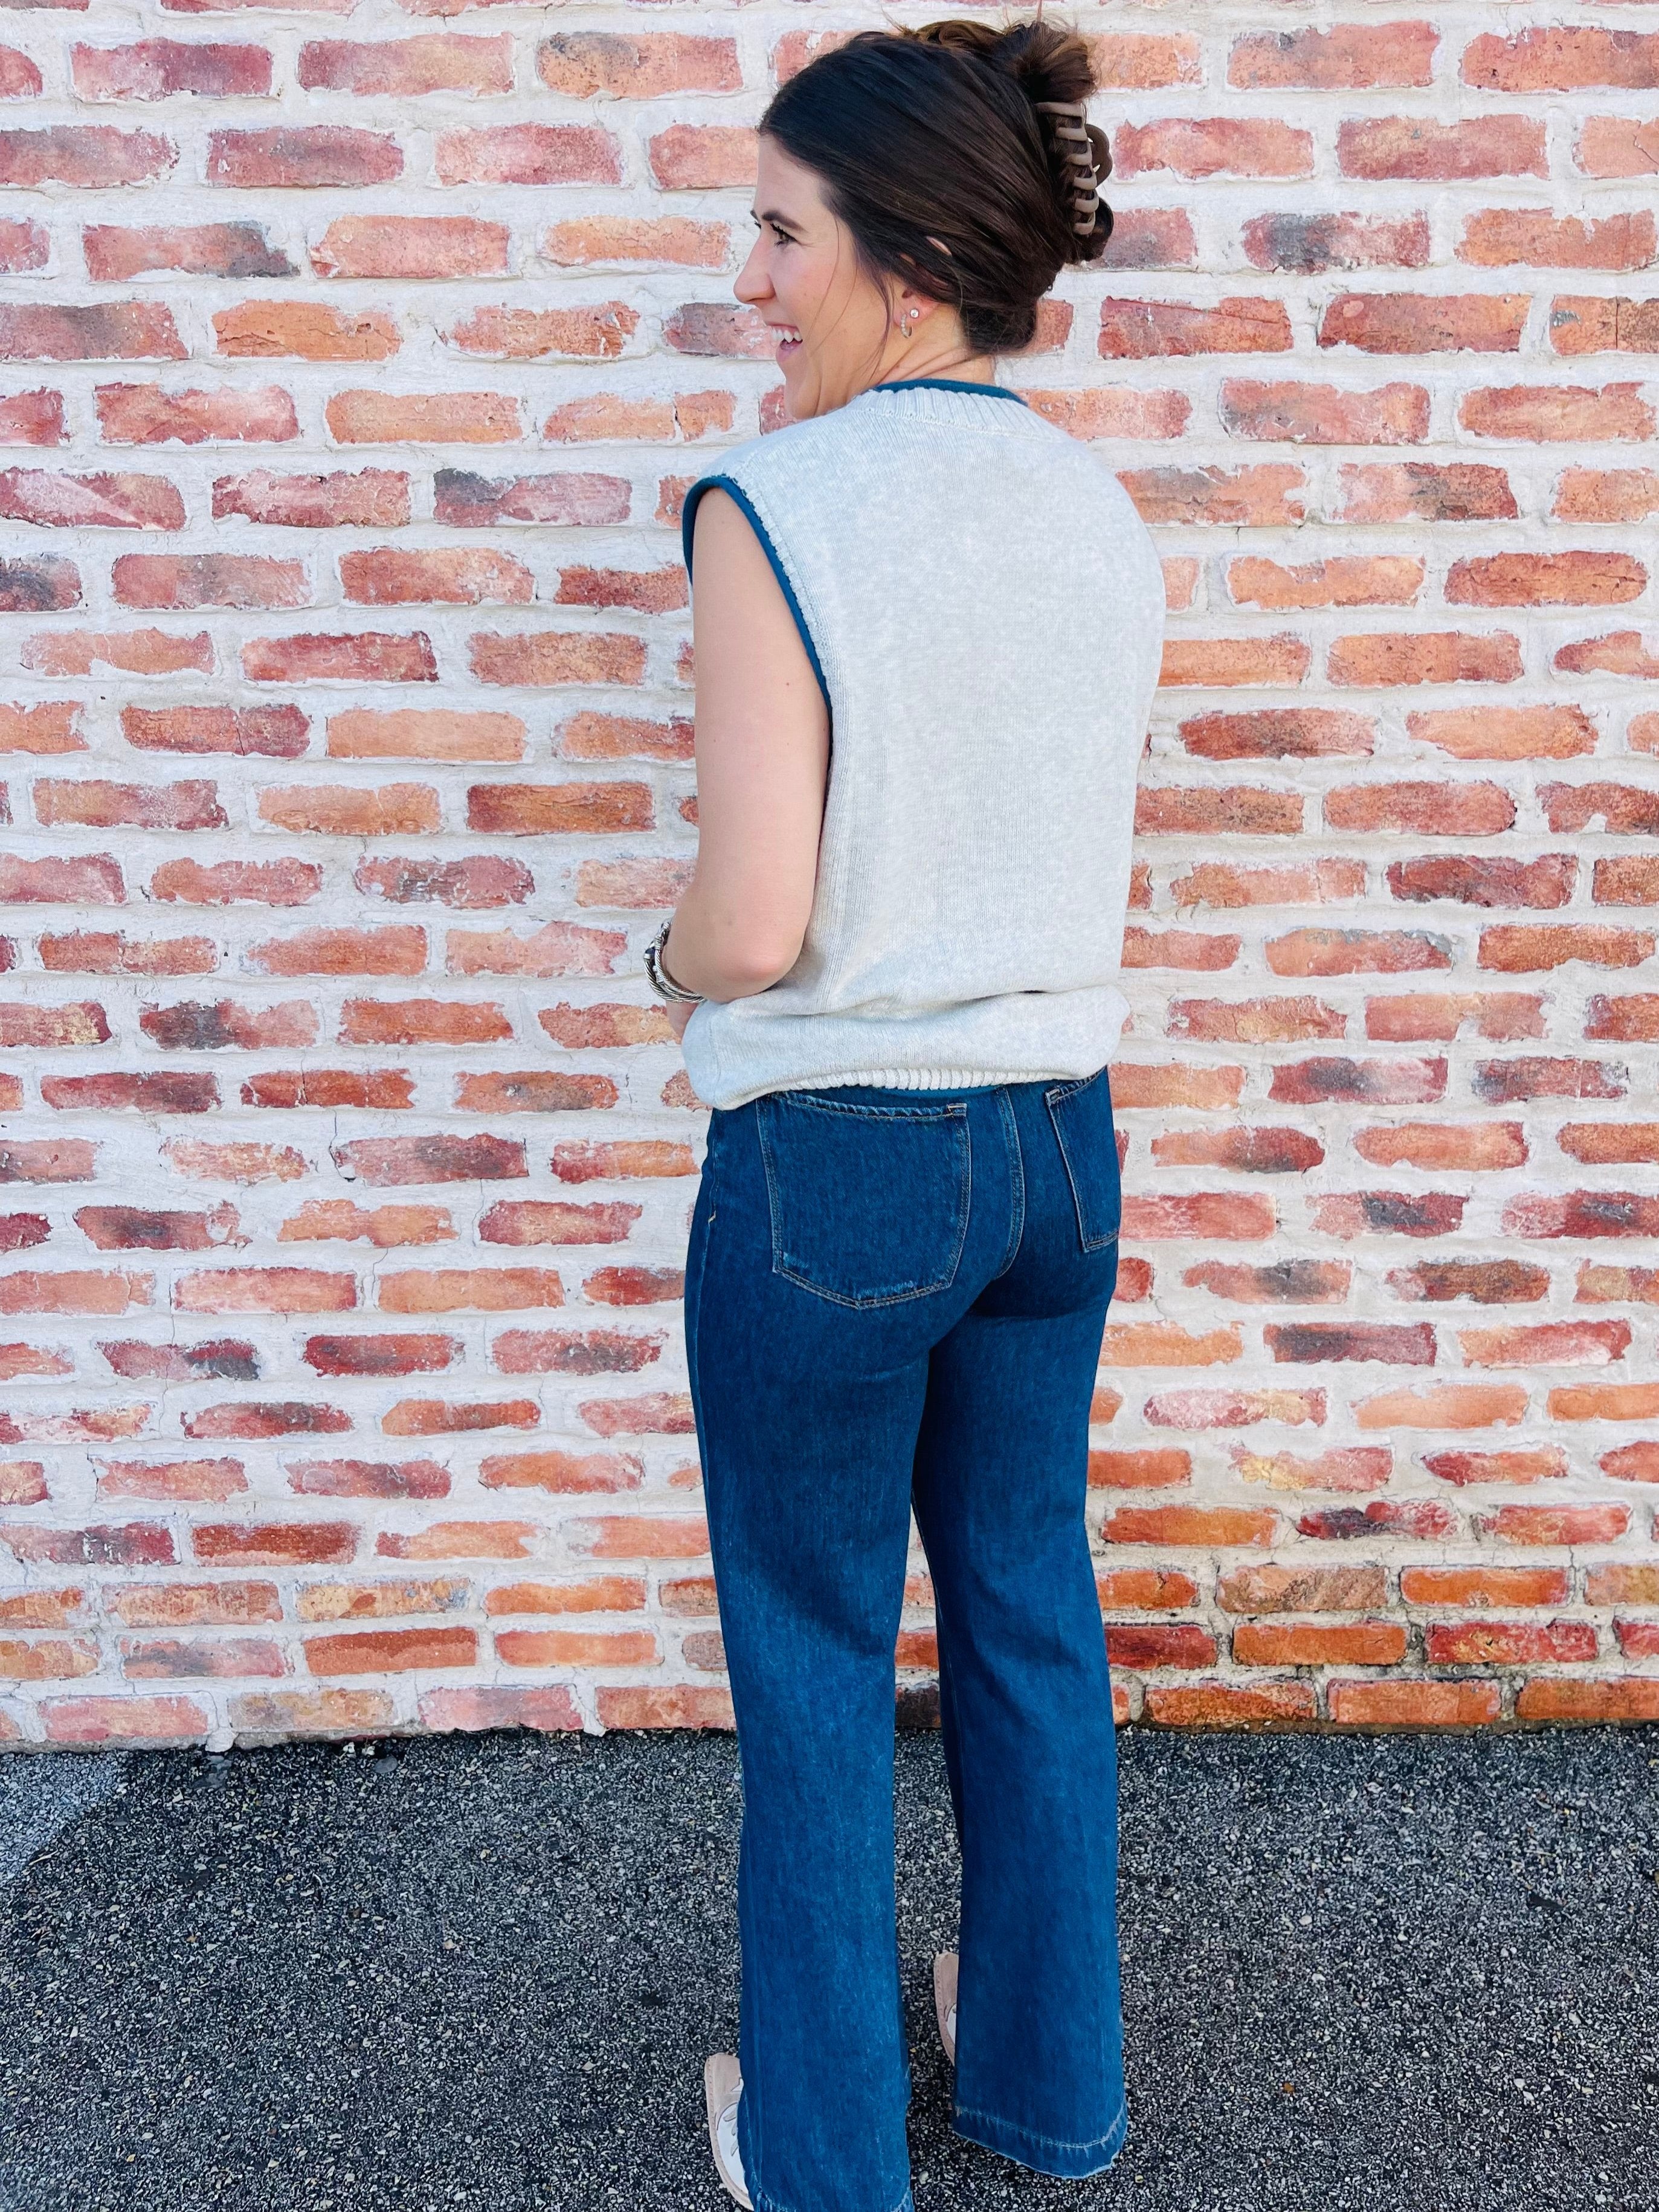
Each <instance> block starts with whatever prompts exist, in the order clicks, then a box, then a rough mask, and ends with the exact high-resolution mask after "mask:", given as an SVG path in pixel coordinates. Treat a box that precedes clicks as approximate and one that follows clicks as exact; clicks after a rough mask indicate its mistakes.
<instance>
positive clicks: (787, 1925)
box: [686, 1070, 1126, 2212]
mask: <svg viewBox="0 0 1659 2212" xmlns="http://www.w3.org/2000/svg"><path fill="white" fill-rule="evenodd" d="M1120 1210H1121V1199H1120V1193H1119V1186H1118V1164H1117V1150H1116V1145H1115V1138H1114V1133H1113V1127H1112V1104H1111V1095H1110V1091H1109V1087H1108V1082H1107V1077H1106V1073H1105V1071H1104V1070H1102V1071H1101V1072H1100V1073H1098V1074H1097V1075H1096V1076H1094V1077H1092V1078H1090V1079H1086V1080H1085V1081H1083V1082H1080V1083H1024V1084H1013V1085H1005V1086H1000V1087H988V1088H984V1089H980V1090H972V1091H893V1090H876V1089H863V1088H854V1089H847V1090H831V1091H775V1092H772V1093H769V1095H768V1096H766V1097H762V1098H758V1099H755V1100H752V1101H751V1102H750V1103H749V1104H748V1105H746V1106H741V1107H738V1108H735V1109H732V1110H730V1111H727V1112H724V1113H716V1114H715V1115H714V1116H713V1123H712V1127H711V1131H710V1135H709V1142H708V1162H707V1164H706V1166H705V1169H704V1172H703V1182H702V1192H701V1194H700V1195H699V1198H698V1200H697V1206H696V1215H695V1217H694V1219H693V1224H692V1231H691V1249H690V1261H689V1265H688V1270H687V1285H686V1336H687V1344H688V1349H689V1352H690V1370H691V1389H692V1396H693V1400H694V1402H695V1405H696V1417H697V1433H698V1437H699V1439H700V1442H701V1445H702V1463H703V1469H704V1483H705V1490H706V1495H707V1499H708V1522H709V1532H710V1539H711V1544H712V1548H713V1553H714V1575H715V1580H716V1583H717V1585H718V1588H719V1592H720V1620H721V1626H722V1628H723V1631H724V1634H725V1640H726V1662H727V1665H728V1668H729V1670H730V1674H731V1681H732V1701H733V1705H734V1706H735V1708H736V1713H737V1724H738V1748H739V1753H740V1757H741V1763H742V1769H743V1783H744V1820H743V1835H742V1843H741V1847H740V1851H739V1857H738V1929H739V1935H740V1939H741V1944H742V1954H743V1981H742V2028H741V2038H740V2043H739V2051H738V2056H739V2060H740V2063H741V2065H742V2069H743V2082H744V2088H743V2100H742V2102H741V2105H740V2106H739V2107H738V2147H739V2149H740V2151H741V2154H742V2157H743V2161H744V2173H745V2175H746V2177H747V2179H748V2184H749V2188H750V2194H751V2196H752V2197H753V2198H754V2202H755V2204H756V2206H757V2212H908V2208H909V2206H910V2203H911V2198H910V2190H909V2168H908V2159H907V2155H906V2148H905V2128H904V2118H905V2107H906V2104H907V2102H908V2093H909V2069H908V2059H907V2057H906V2051H905V2041H904V2033H903V2022H902V2015H901V2009H900V2001H899V1969H898V1949H897V1939H896V1931H895V1926H894V1867H893V1844H894V1838H893V1647H894V1640H895V1638H896V1632H897V1630H898V1626H899V1615H900V1609H901V1607H902V1602H903V1596H904V1576H905V1557H906V1550H907V1546H908V1530H909V1516H910V1510H911V1507H912V1505H913V1504H914V1506H915V1515H916V1520H917V1522H918V1524H919V1526H920V1528H921V1536H922V1541H923V1543H924V1545H925V1547H926V1548H927V1560H928V1565H929V1568H930V1570H931V1572H932V1577H933V1589H934V1598H935V1605H936V1609H937V1616H938V1622H939V1689H940V1706H941V1714H942V1721H943V1730H944V1749H945V1762H946V1766H947V1769H948V1772H949V1776H950V1785H951V1801H952V1804H953V1807H954V1810H955V1814H956V1824H957V1835H958V1838H959V1840H960V1843H961V1847H962V1869H963V1875H962V1934H961V1943H960V1949H961V1961H962V1963H961V1980H960V1984H959V1990H958V2013H957V2068H956V2089H955V2106H954V2119H955V2124H956V2127H957V2130H958V2132H959V2133H961V2134H963V2135H964V2136H968V2137H969V2138H970V2139H971V2140H972V2141H974V2142H980V2143H984V2144H987V2145H988V2146H989V2147H990V2148H992V2149H994V2150H997V2151H1000V2152H1002V2153H1004V2154H1006V2156H1008V2157H1010V2158H1012V2159H1017V2160H1019V2161H1020V2162H1021V2163H1022V2164H1024V2165H1025V2166H1035V2167H1036V2168H1039V2169H1040V2170H1041V2171H1042V2172H1046V2173H1052V2174H1062V2175H1082V2174H1089V2173H1096V2172H1100V2171H1101V2170H1102V2169H1103V2168H1104V2167H1105V2166H1109V2164H1110V2163H1111V2160H1112V2159H1113V2158H1114V2157H1115V2154H1116V2153H1117V2151H1118V2149H1119V2148H1120V2146H1121V2142H1122V2140H1123V2134H1124V2129H1125V2124H1126V2121H1125V2113H1124V2102H1123V2066H1122V2051H1121V2018H1120V2010H1119V1996H1118V1966H1117V1924H1116V1911H1115V1884H1116V1869H1117V1838H1116V1806H1117V1798H1116V1764H1115V1741H1114V1735H1113V1728H1112V1706H1111V1688H1110V1683H1109V1676H1108V1673H1107V1665H1106V1653H1105V1640H1104V1636H1103V1630H1102V1626H1101V1613H1100V1605H1099V1601H1098V1599H1097V1594H1096V1589H1095V1577H1094V1570H1093V1566H1092V1563H1091V1559H1090V1553H1089V1546H1088V1541H1087V1535H1086V1532H1085V1526H1084V1500H1085V1494H1086V1484H1087V1445H1088V1423H1089V1408H1090V1400H1091V1395H1092V1391H1093V1388H1094V1381H1095V1370H1096V1367H1097V1361H1098V1357H1099V1352H1100V1340H1101V1330H1102V1326H1103V1322H1104V1319H1105V1314H1106V1308H1107V1304H1108V1302H1109V1299H1110V1297H1111V1294H1112V1286H1113V1283H1114V1280H1115V1276H1116V1273H1117V1231H1118V1222H1119V1215H1120Z"/></svg>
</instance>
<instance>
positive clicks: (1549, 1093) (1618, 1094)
mask: <svg viewBox="0 0 1659 2212" xmlns="http://www.w3.org/2000/svg"><path fill="white" fill-rule="evenodd" d="M1471 1087H1472V1088H1473V1090H1474V1095H1475V1097H1477V1098H1484V1099H1487V1100H1490V1101H1491V1102H1492V1103H1495V1104H1510V1103H1517V1102H1519V1101H1521V1100H1523V1099H1528V1098H1622V1097H1624V1095H1625V1091H1626V1077H1625V1071H1624V1069H1623V1068H1620V1067H1613V1066H1608V1065H1607V1063H1606V1062H1604V1061H1601V1060H1567V1059H1544V1058H1538V1059H1528V1060H1480V1061H1478V1062H1477V1063H1476V1066H1475V1069H1474V1081H1473V1084H1472V1086H1471Z"/></svg>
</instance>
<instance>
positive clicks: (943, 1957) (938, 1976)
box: [933, 1951, 957, 2066]
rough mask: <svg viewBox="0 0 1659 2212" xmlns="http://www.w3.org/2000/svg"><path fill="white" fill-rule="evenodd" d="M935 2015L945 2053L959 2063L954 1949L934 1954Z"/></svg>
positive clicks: (952, 2060) (953, 2062) (953, 2063)
mask: <svg viewBox="0 0 1659 2212" xmlns="http://www.w3.org/2000/svg"><path fill="white" fill-rule="evenodd" d="M933 2016H934V2018H935V2019H936V2020H937V2021H939V2041H940V2042H941V2043H942V2044H943V2045H945V2057H947V2058H948V2059H949V2060H950V2062H951V2064H952V2065H953V2066H954V2065H955V2064H956V2063H957V1954H956V1953H955V1952H954V1951H935V1952H934V1954H933Z"/></svg>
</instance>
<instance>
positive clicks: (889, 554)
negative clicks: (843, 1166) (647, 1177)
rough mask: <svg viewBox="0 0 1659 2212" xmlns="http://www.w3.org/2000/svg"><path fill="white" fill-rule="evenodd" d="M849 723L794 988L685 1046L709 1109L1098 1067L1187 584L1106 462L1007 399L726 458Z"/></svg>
mask: <svg viewBox="0 0 1659 2212" xmlns="http://www.w3.org/2000/svg"><path fill="white" fill-rule="evenodd" d="M716 485H718V486H719V487H720V489H722V490H724V491H726V492H728V493H729V494H730V495H732V498H733V499H735V500H736V501H737V502H738V505H739V506H740V507H742V509H743V510H744V513H745V514H746V515H747V516H748V518H749V520H750V523H751V525H752V526H753V527H754V529H755V532H756V533H757V536H758V537H759V538H760V540H761V543H762V544H763V546H764V548H765V550H766V552H767V555H768V557H769V560H770V562H771V564H772V567H773V569H774V571H775V574H776V575H777V578H778V581H779V583H780V584H781V586H782V587H783V592H784V595H785V597H786V599H787V601H788V603H789V606H790V609H791V611H792V612H793V616H794V618H795V621H796V623H797V625H798V627H799V630H800V635H801V639H802V641H803V643H804V644H805V648H806V652H807V654H808V657H809V659H811V664H812V667H813V671H814V672H815V673H816V675H817V679H818V682H819V684H821V685H822V687H823V694H824V697H825V700H826V702H827V704H828V707H829V722H830V765H829V783H828V788H827V790H826V793H825V799H824V811H823V835H822V837H821V840H820V843H819V848H818V872H817V889H816V891H815V894H814V896H813V902H812V911H811V920H810V921H809V923H808V926H807V931H806V937H805V942H804V944H803V945H802V946H801V950H800V955H799V958H798V959H797V960H796V962H795V964H794V966H793V968H792V969H790V970H789V973H788V974H787V975H785V976H784V977H783V978H782V979H781V981H779V982H777V983H775V984H774V985H773V986H772V987H771V988H770V989H769V990H766V991H761V992H758V993H757V994H755V995H753V996H752V997H750V998H744V999H734V1000H731V1001H729V1002H728V1003H726V1004H719V1003H716V1002H715V1001H714V1000H708V1001H707V1002H705V1003H704V1004H703V1005H702V1006H698V1007H697V1008H696V1011H695V1012H694V1013H693V1014H692V1017H691V1019H690V1024H689V1026H688V1027H687V1030H686V1032H685V1040H684V1049H685V1063H686V1068H687V1072H688V1073H689V1074H690V1079H691V1082H692V1085H694V1087H695V1089H696V1092H697V1094H698V1096H699V1097H701V1098H702V1099H703V1100H705V1101H706V1102H707V1103H708V1104H709V1105H711V1106H714V1107H722V1108H724V1107H734V1106H740V1105H742V1104H744V1103H745V1102H746V1101H747V1100H749V1099H750V1098H755V1097H759V1096H760V1095H761V1094H762V1093H763V1092H765V1091H790V1090H806V1089H811V1090H818V1089H825V1088H830V1087H834V1086H836V1085H846V1084H853V1083H859V1084H879V1085H888V1086H891V1087H894V1088H896V1089H899V1090H906V1091H937V1090H946V1089H949V1090H956V1089H960V1088H966V1087H968V1086H970V1085H976V1084H997V1083H1025V1082H1030V1081H1034V1080H1036V1079H1039V1078H1050V1077H1055V1078H1058V1077H1065V1078H1074V1077H1078V1076H1083V1075H1090V1074H1092V1073H1094V1071H1095V1070H1096V1069H1097V1068H1098V1067H1101V1066H1104V1065H1105V1064H1106V1062H1107V1061H1108V1060H1109V1059H1110V1057H1111V1054H1112V1052H1113V1050H1114V1048H1115V1045H1116V1042H1117V1039H1118V1035H1119V1032H1120V1030H1121V1028H1122V1025H1123V1021H1124V1018H1125V1016H1126V1014H1127V1006H1126V1004H1125V1001H1124V1000H1123V997H1122V994H1121V992H1120V991H1119V989H1118V987H1117V977H1118V973H1119V968H1120V963H1121V957H1122V947H1123V922H1124V915H1125V910H1126V908H1127V903H1128V893H1129V846H1130V839H1131V836H1132V834H1133V826H1134V793H1135V775H1136V769H1137V767H1138V765H1139V757H1140V752H1141V748H1142V744H1143V741H1144V739H1145V736H1146V720H1147V715H1148V714H1149V712H1150V709H1151V705H1152V692H1153V690H1154V687H1155V686H1156V684H1157V682H1158V664H1159V659H1160V649H1161V646H1162V641H1163V633H1164V581H1163V576H1162V573H1161V570H1160V568H1159V564H1158V556H1157V554H1156V552H1155V551H1154V550H1153V547H1152V540H1151V538H1149V536H1148V535H1147V532H1146V528H1145V526H1144V525H1143V524H1142V523H1141V521H1140V520H1139V516H1138V515H1137V514H1136V513H1135V510H1134V508H1133V506H1132V505H1131V503H1130V501H1129V498H1128V495H1127V493H1126V492H1125V491H1124V489H1123V488H1122V486H1121V484H1120V483H1118V481H1117V478H1116V477H1115V476H1114V475H1113V473H1112V471H1111V470H1110V469H1109V467H1108V466H1107V465H1106V464H1105V463H1104V462H1103V460H1102V459H1100V458H1099V457H1098V456H1097V455H1096V454H1094V453H1091V452H1090V451H1089V449H1088V448H1087V447H1084V446H1081V445H1079V444H1078V443H1076V442H1075V441H1073V439H1071V438H1069V437H1068V436H1067V435H1066V434H1065V433H1064V432H1063V431H1061V430H1060V429H1057V428H1055V427H1054V424H1052V423H1050V422H1046V421H1045V420H1044V419H1043V417H1042V416H1040V415H1038V414H1036V412H1034V411H1033V410H1031V409H1030V408H1029V407H1027V406H1025V405H1024V404H1023V403H1022V402H1021V401H1020V400H1019V399H1018V398H1016V397H1015V396H1014V395H1013V394H1012V392H1003V391H1002V390H1001V389H1000V387H997V386H989V385H969V384H951V383H947V382H930V381H927V380H915V381H914V382H908V383H902V384H891V385H883V386H877V387H876V388H875V389H874V390H872V391H869V392H864V393H863V394H861V395H860V398H856V399H854V401H852V402H851V404H849V405H848V406H845V407H842V408H840V409H838V410H836V412H835V413H833V414H829V415H824V416H819V417H817V419H816V420H814V421H811V422H799V423H796V424H794V425H793V426H792V427H791V428H788V429H785V430H781V431H777V432H775V433H774V434H773V435H771V436H769V437H766V438H759V439H756V440H755V441H752V442H751V443H750V444H748V445H744V446H739V447H738V448H737V449H736V450H735V451H734V452H733V453H730V454H729V455H727V456H726V457H725V459H723V461H722V464H721V466H720V471H719V473H718V474H715V475H711V476H708V477H702V479H701V480H700V481H699V482H698V483H696V484H694V485H693V486H692V488H691V489H690V492H689V493H688V495H687V497H686V501H685V547H686V561H687V566H688V568H690V565H691V559H690V554H691V540H692V526H693V521H694V518H695V515H696V507H697V502H698V501H699V500H700V499H701V498H702V495H703V494H704V493H706V492H707V491H708V490H710V489H712V488H714V486H716Z"/></svg>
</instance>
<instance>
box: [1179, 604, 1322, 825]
mask: <svg viewBox="0 0 1659 2212" xmlns="http://www.w3.org/2000/svg"><path fill="white" fill-rule="evenodd" d="M1312 662H1313V654H1312V652H1311V650H1310V647H1309V645H1308V643H1307V641H1306V640H1305V639H1304V638H1300V637H1297V636H1296V635H1294V634H1291V633H1288V632H1281V633H1280V634H1279V635H1277V636H1274V637H1255V638H1234V637H1226V638H1191V637H1188V638H1170V640H1168V641H1167V642H1166V643H1165V645H1164V662H1163V667H1162V671H1161V672H1160V674H1159V677H1158V681H1159V683H1160V684H1163V685H1164V686H1165V687H1166V688H1180V687H1182V686H1184V685H1187V684H1195V685H1199V686H1200V687H1202V688H1205V689H1206V690H1216V689H1225V688H1228V687H1231V686H1232V685H1234V684H1274V685H1281V686H1282V685H1287V684H1300V683H1301V681H1302V679H1303V678H1304V676H1306V674H1307V672H1308V670H1309V668H1310V666H1311V665H1312ZM1274 795H1275V797H1277V796H1278V794H1274ZM1214 796H1215V797H1216V798H1217V799H1218V800H1223V801H1225V793H1218V794H1215V795H1214ZM1281 803H1283V802H1281Z"/></svg>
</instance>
